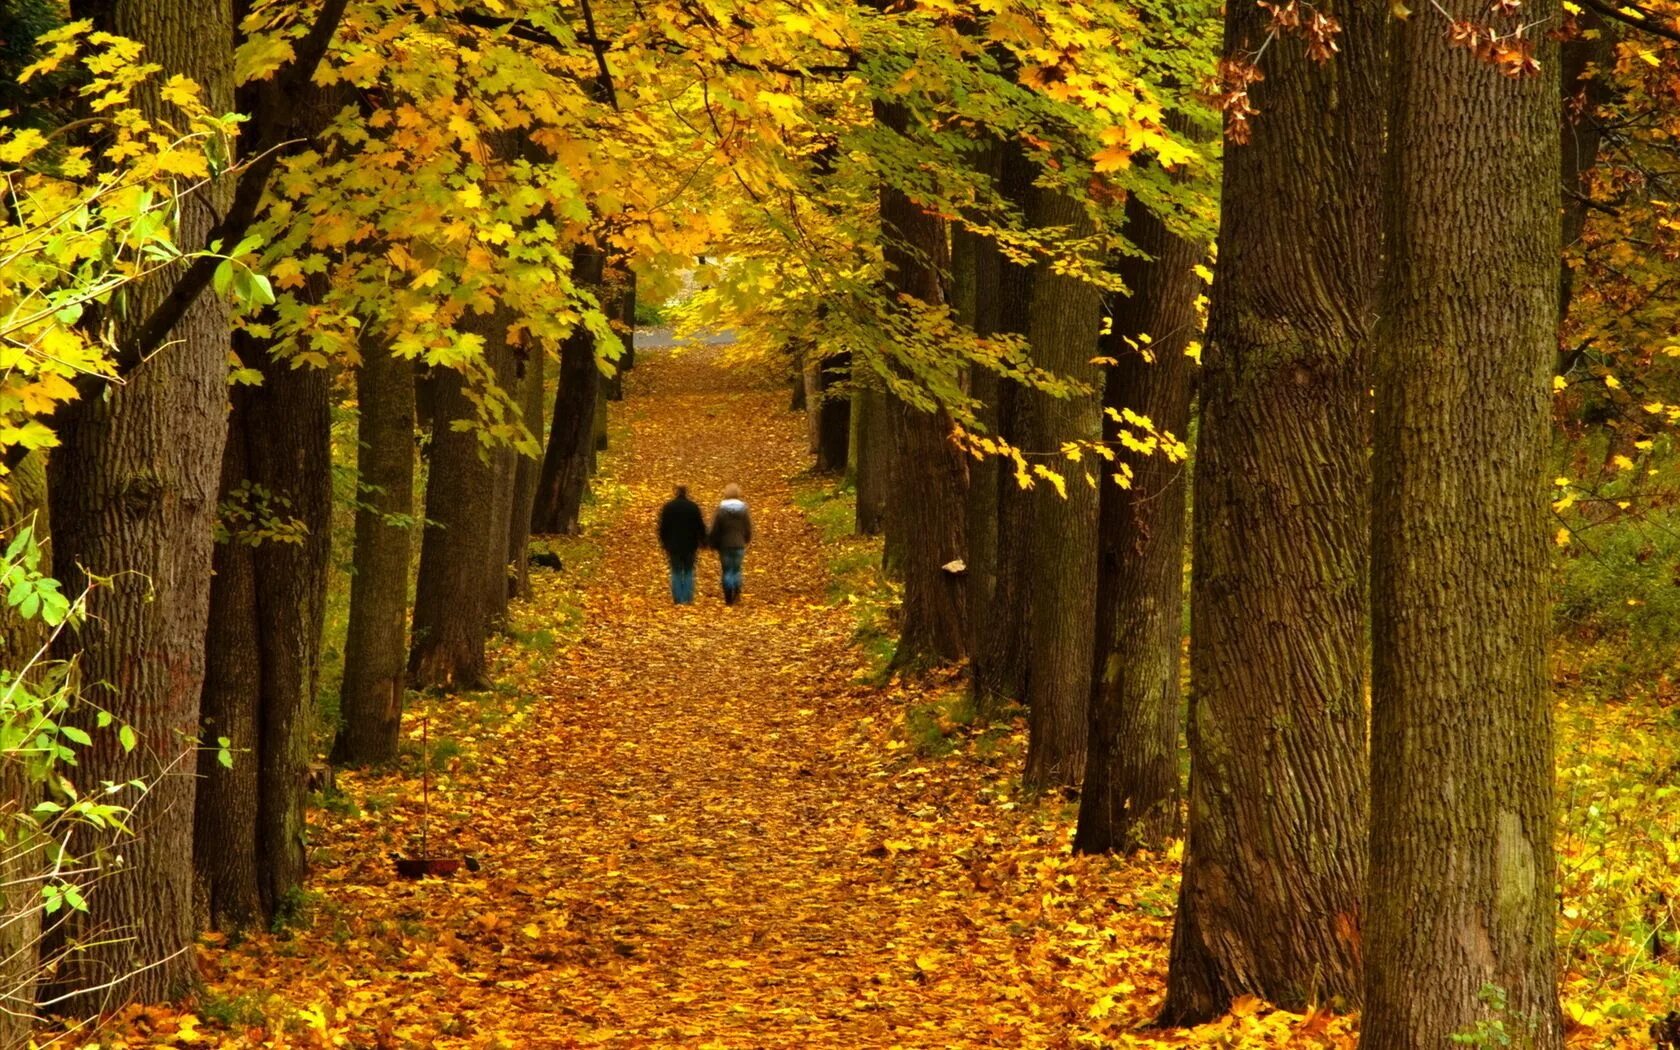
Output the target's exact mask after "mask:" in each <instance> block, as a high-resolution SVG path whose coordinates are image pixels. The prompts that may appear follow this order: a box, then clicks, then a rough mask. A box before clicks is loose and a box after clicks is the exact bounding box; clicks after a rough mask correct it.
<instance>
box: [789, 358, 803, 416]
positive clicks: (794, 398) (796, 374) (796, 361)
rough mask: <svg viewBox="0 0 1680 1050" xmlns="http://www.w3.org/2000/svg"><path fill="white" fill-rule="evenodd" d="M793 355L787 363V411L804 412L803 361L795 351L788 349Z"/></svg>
mask: <svg viewBox="0 0 1680 1050" xmlns="http://www.w3.org/2000/svg"><path fill="white" fill-rule="evenodd" d="M788 352H789V353H790V354H792V355H793V357H792V360H790V361H789V362H788V411H789V412H803V411H805V359H804V356H803V354H801V353H800V352H799V351H798V350H797V349H791V348H790V349H789V351H788Z"/></svg>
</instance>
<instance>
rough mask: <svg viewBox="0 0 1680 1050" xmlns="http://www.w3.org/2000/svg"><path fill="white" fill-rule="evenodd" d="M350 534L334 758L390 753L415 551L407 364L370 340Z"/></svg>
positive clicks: (361, 759)
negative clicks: (346, 625) (346, 621)
mask: <svg viewBox="0 0 1680 1050" xmlns="http://www.w3.org/2000/svg"><path fill="white" fill-rule="evenodd" d="M356 402H357V405H358V416H357V424H356V442H357V449H358V451H357V453H356V489H357V501H358V502H357V507H356V540H355V548H354V550H355V553H354V556H353V558H352V561H353V563H354V565H355V566H356V572H355V575H354V576H352V577H351V578H350V626H349V631H348V633H347V635H346V637H345V643H344V683H343V685H342V686H341V688H340V690H339V712H340V716H341V722H340V724H339V729H338V738H337V740H336V741H334V743H333V752H332V758H333V761H334V762H335V763H340V764H343V765H367V764H370V763H374V762H389V761H390V760H391V759H393V758H395V757H396V756H397V746H398V743H399V734H400V731H401V726H402V709H403V692H404V690H405V689H406V688H407V686H408V667H407V662H408V661H407V658H408V572H409V566H410V564H411V563H412V559H413V556H414V554H413V552H414V521H413V519H414V422H415V419H414V368H413V365H412V364H411V363H410V362H408V361H404V360H402V359H401V358H398V357H396V356H394V355H393V354H392V353H391V351H390V347H389V346H384V345H369V346H367V347H365V348H364V350H363V354H362V366H361V368H359V369H358V370H357V372H356Z"/></svg>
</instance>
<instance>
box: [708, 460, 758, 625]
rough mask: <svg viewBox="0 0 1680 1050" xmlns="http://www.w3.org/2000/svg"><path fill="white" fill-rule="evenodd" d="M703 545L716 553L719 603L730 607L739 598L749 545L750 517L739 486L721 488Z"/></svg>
mask: <svg viewBox="0 0 1680 1050" xmlns="http://www.w3.org/2000/svg"><path fill="white" fill-rule="evenodd" d="M707 542H709V543H710V544H711V546H712V547H713V548H714V549H715V550H716V551H717V552H718V562H719V563H720V564H721V565H722V566H723V600H724V602H725V603H726V604H728V605H734V604H735V602H736V601H737V600H739V599H740V597H741V562H742V561H743V560H744V559H745V558H746V556H747V544H749V543H751V542H752V517H751V516H750V515H748V514H747V504H746V501H745V500H743V499H741V486H739V485H725V486H724V488H723V502H721V503H719V504H718V509H717V513H715V514H713V515H712V531H711V535H710V536H709V537H708V539H707Z"/></svg>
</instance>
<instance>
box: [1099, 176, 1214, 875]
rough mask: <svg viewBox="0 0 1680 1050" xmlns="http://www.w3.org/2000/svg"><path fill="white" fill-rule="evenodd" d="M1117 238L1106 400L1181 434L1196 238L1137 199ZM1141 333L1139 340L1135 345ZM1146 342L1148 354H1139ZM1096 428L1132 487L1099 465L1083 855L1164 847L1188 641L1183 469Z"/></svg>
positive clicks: (1185, 431)
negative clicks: (1125, 243)
mask: <svg viewBox="0 0 1680 1050" xmlns="http://www.w3.org/2000/svg"><path fill="white" fill-rule="evenodd" d="M1126 237H1127V239H1128V240H1130V241H1131V243H1132V245H1133V246H1134V247H1136V248H1137V249H1138V250H1140V251H1142V252H1143V253H1144V257H1143V258H1138V257H1137V256H1132V255H1127V256H1122V257H1121V259H1120V262H1119V264H1118V265H1117V267H1116V270H1117V272H1118V274H1119V276H1120V279H1121V281H1122V282H1123V283H1124V284H1125V286H1126V288H1127V289H1128V290H1129V292H1130V294H1129V295H1127V296H1125V297H1123V298H1118V299H1116V300H1115V303H1114V311H1113V325H1112V327H1111V330H1110V332H1109V333H1108V334H1107V335H1105V336H1104V338H1103V356H1104V357H1108V358H1112V359H1113V360H1114V361H1115V363H1114V364H1112V365H1110V366H1109V367H1108V376H1107V378H1106V380H1105V384H1104V388H1103V405H1104V406H1105V407H1106V408H1107V409H1110V410H1112V411H1114V412H1117V413H1118V412H1120V411H1122V410H1124V409H1128V408H1129V409H1131V410H1133V411H1135V412H1137V413H1138V414H1140V415H1143V416H1147V417H1148V418H1149V419H1150V420H1151V421H1153V422H1154V424H1155V426H1156V427H1157V428H1159V429H1161V430H1165V431H1167V432H1169V433H1171V434H1172V435H1173V436H1175V437H1177V438H1178V439H1179V440H1181V441H1182V440H1187V439H1188V437H1189V429H1190V397H1191V377H1192V375H1193V367H1194V366H1193V363H1192V362H1191V360H1190V358H1189V357H1187V356H1185V353H1184V350H1185V346H1186V345H1187V344H1188V343H1189V342H1190V340H1191V338H1192V337H1193V336H1194V335H1195V334H1196V306H1195V301H1196V294H1197V291H1198V286H1199V284H1200V282H1199V281H1198V280H1197V279H1196V276H1195V272H1194V267H1195V265H1196V263H1197V262H1199V261H1200V259H1201V256H1202V254H1203V249H1202V246H1201V245H1197V244H1193V243H1191V242H1189V241H1186V240H1184V239H1183V238H1181V237H1177V236H1175V235H1173V233H1172V232H1171V231H1169V230H1168V229H1167V227H1166V225H1165V224H1164V223H1162V222H1161V220H1160V219H1159V218H1157V217H1156V216H1155V214H1154V213H1153V212H1151V211H1150V210H1149V209H1148V208H1147V207H1145V206H1143V205H1142V204H1140V203H1138V202H1137V201H1136V200H1135V199H1134V200H1133V201H1130V202H1128V204H1127V207H1126ZM1146 335H1147V336H1148V337H1149V338H1150V341H1149V342H1148V343H1143V342H1141V338H1142V337H1143V336H1146ZM1146 351H1147V352H1146ZM1105 431H1106V434H1107V436H1108V438H1109V440H1110V442H1111V444H1112V445H1113V446H1114V447H1115V448H1116V453H1115V454H1116V456H1117V457H1118V462H1119V463H1121V464H1125V465H1126V466H1129V467H1130V468H1131V470H1132V478H1131V484H1130V486H1129V487H1124V488H1123V487H1121V486H1120V485H1119V484H1117V483H1116V482H1115V480H1114V477H1115V466H1114V465H1112V464H1110V465H1105V467H1104V469H1103V484H1102V496H1101V500H1102V512H1101V516H1100V521H1101V524H1100V527H1099V530H1098V539H1097V611H1096V653H1095V656H1096V659H1095V661H1094V663H1093V665H1092V673H1093V682H1092V688H1091V741H1090V757H1089V759H1088V760H1087V764H1086V767H1085V784H1084V790H1083V791H1082V792H1081V793H1080V799H1079V827H1078V830H1077V831H1076V832H1075V834H1074V839H1073V848H1074V849H1075V850H1076V851H1078V852H1081V853H1105V852H1109V851H1113V850H1124V851H1130V850H1134V849H1140V848H1143V849H1154V848H1159V847H1163V846H1165V845H1166V844H1167V840H1168V839H1169V838H1171V837H1172V836H1174V835H1176V834H1177V833H1178V830H1179V813H1178V810H1179V787H1178V770H1179V753H1178V737H1179V710H1180V708H1181V706H1182V704H1183V697H1182V695H1181V693H1180V689H1179V666H1180V662H1181V659H1182V656H1183V645H1182V641H1183V636H1184V624H1183V615H1184V526H1185V497H1186V495H1187V494H1188V486H1187V485H1186V484H1185V477H1186V474H1187V472H1188V470H1189V464H1188V463H1184V462H1179V463H1174V462H1172V461H1171V460H1170V459H1168V458H1167V457H1166V456H1164V455H1162V454H1161V453H1160V451H1159V450H1157V451H1156V452H1155V453H1154V454H1152V455H1138V454H1136V453H1134V452H1131V451H1128V450H1126V449H1125V448H1124V447H1122V446H1120V445H1119V441H1118V438H1119V425H1118V424H1116V423H1114V422H1113V421H1112V420H1109V421H1108V422H1106V423H1105Z"/></svg>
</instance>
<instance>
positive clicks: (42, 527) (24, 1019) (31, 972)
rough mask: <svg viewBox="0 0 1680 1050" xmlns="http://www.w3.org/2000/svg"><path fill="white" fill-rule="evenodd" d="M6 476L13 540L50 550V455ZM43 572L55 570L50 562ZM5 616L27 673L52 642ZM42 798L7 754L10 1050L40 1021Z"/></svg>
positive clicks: (3, 933) (8, 649)
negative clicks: (25, 539)
mask: <svg viewBox="0 0 1680 1050" xmlns="http://www.w3.org/2000/svg"><path fill="white" fill-rule="evenodd" d="M6 482H7V485H8V487H9V488H10V494H9V498H7V499H4V500H0V532H3V533H4V535H5V536H6V538H7V541H8V542H9V541H10V539H11V537H13V536H15V535H16V534H17V530H18V529H19V528H21V527H22V526H24V525H28V526H30V527H31V528H32V529H33V530H34V534H35V539H36V542H37V543H39V544H41V545H42V546H43V547H44V548H45V549H46V550H47V551H48V552H50V551H51V550H52V547H51V543H50V540H51V535H52V530H51V528H50V527H49V524H48V514H47V473H46V456H45V455H44V454H42V453H33V454H31V455H29V456H26V457H25V458H24V460H23V461H22V462H21V463H19V464H18V465H17V467H16V468H15V469H13V471H12V473H11V474H10V475H9V476H8V477H7V479H6ZM42 570H43V571H45V572H47V573H48V574H49V575H50V574H51V573H52V568H51V565H50V564H46V565H43V566H42ZM0 622H3V623H4V630H3V631H0V667H3V668H5V669H6V670H7V671H8V672H10V673H11V674H12V675H20V673H21V672H22V671H23V669H24V668H25V667H26V666H28V664H29V661H30V660H31V659H33V658H34V656H35V654H36V653H38V652H40V651H41V648H42V647H43V646H45V645H46V644H47V625H46V622H45V621H43V620H41V619H38V618H37V619H31V620H25V619H22V618H21V617H19V616H17V615H16V614H15V613H14V612H12V611H11V610H9V609H8V610H7V611H6V613H5V614H4V619H3V621H0ZM26 680H28V679H27V678H26ZM40 796H41V784H40V780H39V778H38V777H37V776H36V775H34V774H32V773H31V771H30V769H29V767H28V764H27V761H26V756H25V755H23V754H19V753H9V754H0V820H3V821H4V822H5V825H4V826H5V832H6V838H5V841H4V843H0V1047H4V1048H6V1050H12V1048H14V1047H24V1046H27V1045H28V1044H29V1037H30V1033H31V1029H32V1027H33V1022H34V1014H35V988H36V983H37V981H38V979H39V977H40V965H41V954H40V948H41V918H42V914H43V912H42V905H43V900H42V897H41V887H42V886H43V885H44V884H45V882H46V877H47V873H48V872H49V871H50V870H51V868H50V863H49V859H48V852H47V851H48V849H49V843H48V840H47V839H46V838H45V837H44V836H43V835H42V834H40V833H39V831H37V830H36V829H34V828H33V826H32V825H31V824H30V823H29V820H28V817H27V814H28V813H29V812H30V810H32V809H33V808H34V806H35V803H36V802H38V801H40Z"/></svg>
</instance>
